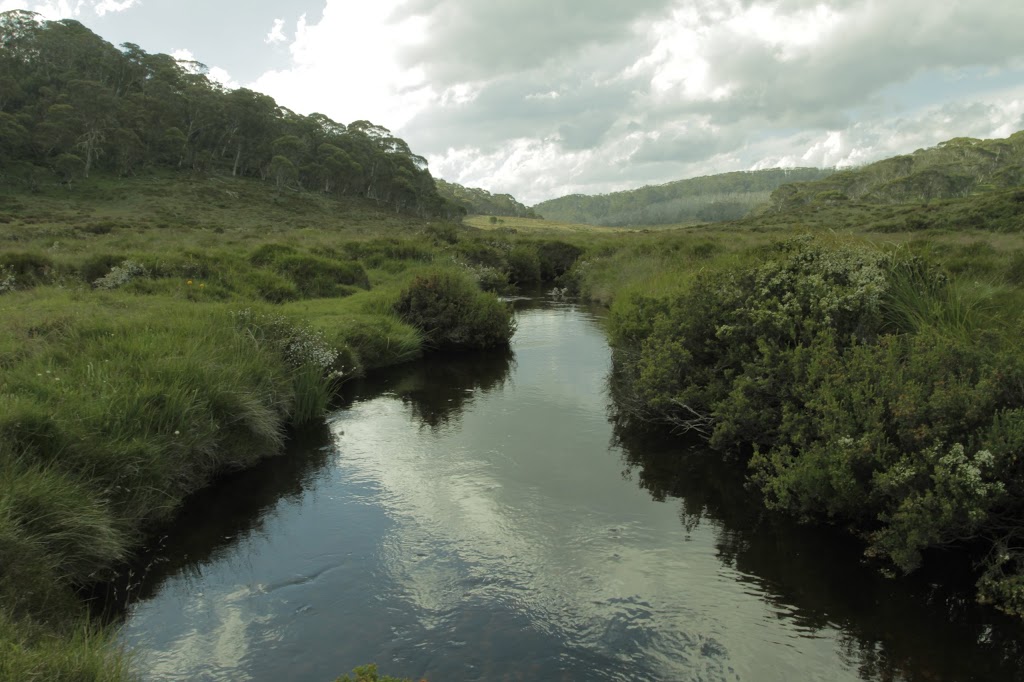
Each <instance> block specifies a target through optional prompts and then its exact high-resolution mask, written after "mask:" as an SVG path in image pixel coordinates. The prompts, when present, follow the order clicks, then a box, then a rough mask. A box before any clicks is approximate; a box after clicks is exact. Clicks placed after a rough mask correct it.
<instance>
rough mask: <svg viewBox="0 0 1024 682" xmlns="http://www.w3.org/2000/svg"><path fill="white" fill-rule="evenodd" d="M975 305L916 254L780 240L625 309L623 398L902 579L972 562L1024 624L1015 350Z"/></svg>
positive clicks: (1021, 369)
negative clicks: (700, 438) (939, 552)
mask: <svg viewBox="0 0 1024 682" xmlns="http://www.w3.org/2000/svg"><path fill="white" fill-rule="evenodd" d="M982 303H983V301H981V299H979V298H971V297H970V295H969V292H968V291H966V290H965V289H964V288H963V287H962V286H961V284H960V283H958V282H956V281H955V280H951V279H950V278H949V277H948V276H946V275H945V274H944V273H943V272H941V271H940V270H938V269H937V268H935V267H934V266H932V265H930V264H928V263H927V262H925V261H923V260H921V259H918V258H907V257H905V256H903V255H902V254H896V255H894V256H886V255H884V254H881V253H879V252H875V251H869V250H865V249H856V248H826V247H824V246H822V245H820V244H818V243H815V242H813V241H810V240H804V239H801V240H794V241H789V242H783V243H780V244H776V245H774V246H772V247H770V248H768V249H765V250H763V251H762V252H761V253H760V254H759V255H758V256H757V258H756V259H754V260H753V261H748V262H745V263H740V264H736V265H732V266H730V267H725V268H720V269H717V270H710V271H707V272H703V273H701V274H700V275H699V276H697V277H696V278H695V279H694V280H693V282H692V284H691V286H690V287H689V288H688V289H685V290H683V291H682V292H680V293H678V294H675V295H671V296H666V297H649V296H644V295H634V296H633V297H631V298H629V299H627V300H625V301H620V302H619V303H618V304H617V306H616V308H615V309H614V311H613V315H612V328H611V331H612V340H613V344H614V346H615V364H616V376H615V378H616V379H617V383H616V384H615V387H616V389H617V399H618V400H619V404H620V409H623V410H627V411H631V412H632V413H634V414H636V415H637V416H640V417H642V418H644V419H656V420H661V421H665V422H668V423H670V424H673V425H675V426H676V427H678V428H681V429H688V430H696V431H697V432H699V433H702V434H703V435H704V436H706V437H707V438H708V440H709V442H710V444H711V445H712V446H713V447H716V448H718V449H719V450H721V451H722V452H723V453H726V455H727V456H730V457H736V456H738V455H740V454H746V453H749V455H750V456H749V457H747V458H743V459H744V461H745V462H746V464H747V466H748V469H749V475H750V481H751V482H752V483H753V484H754V485H755V486H756V487H757V488H758V489H760V490H761V492H762V493H763V495H764V499H765V502H766V504H767V505H768V506H769V507H772V508H775V509H779V510H783V511H786V512H788V513H791V514H793V515H795V516H797V517H799V518H802V519H827V520H830V521H833V522H836V523H841V524H842V525H844V526H846V527H848V528H850V529H851V530H853V531H854V532H855V533H857V534H858V535H859V536H861V537H862V538H863V539H864V540H865V541H866V543H867V550H866V551H867V554H868V555H870V556H872V557H877V558H879V559H880V560H883V561H885V562H887V563H888V564H890V565H892V566H894V567H896V568H898V569H900V570H903V571H911V570H913V569H915V568H916V567H917V566H918V565H919V564H920V563H921V561H922V557H923V555H924V552H926V550H929V549H933V548H937V547H946V546H960V547H964V548H970V549H971V551H975V552H977V551H980V552H981V553H982V555H981V558H982V559H983V563H984V566H985V573H984V575H983V576H982V578H981V580H980V581H979V595H980V597H981V598H982V599H984V600H988V601H991V602H993V603H995V604H996V605H997V606H1000V607H1001V608H1004V609H1006V610H1008V611H1011V612H1014V613H1019V614H1021V615H1024V550H1022V549H1020V548H1021V547H1022V546H1024V463H1022V462H1021V459H1020V453H1021V452H1024V344H1022V343H1021V342H1020V341H1019V340H1018V338H1019V335H1017V334H1014V333H1001V332H1000V329H999V328H998V326H997V325H996V324H995V322H994V321H993V319H992V318H991V317H989V316H988V315H986V314H984V306H983V305H982Z"/></svg>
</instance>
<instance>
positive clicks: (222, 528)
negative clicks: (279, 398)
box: [93, 424, 330, 617]
mask: <svg viewBox="0 0 1024 682" xmlns="http://www.w3.org/2000/svg"><path fill="white" fill-rule="evenodd" d="M329 442H330V430H329V429H328V428H327V425H326V424H317V425H312V426H309V427H306V428H303V429H301V430H297V431H295V432H293V433H292V435H291V438H290V440H289V443H288V445H287V447H286V449H285V451H284V452H283V453H282V454H281V455H280V456H277V457H272V458H269V459H267V460H265V461H264V462H262V463H260V465H258V466H256V467H254V468H252V469H248V470H245V471H240V472H237V473H235V474H232V475H228V476H225V477H224V478H223V479H221V480H220V481H218V482H217V483H215V484H214V485H212V486H210V487H208V488H205V489H203V490H201V491H199V492H198V493H196V494H195V495H193V496H192V497H190V498H189V499H188V500H186V503H185V505H184V506H183V508H182V509H181V511H180V513H179V514H178V517H177V518H176V519H175V521H174V523H173V524H171V525H169V526H167V527H165V528H163V529H157V530H156V531H155V532H154V533H153V537H154V539H153V540H152V541H151V543H150V544H149V546H147V547H146V548H144V549H143V551H142V552H140V554H139V557H138V558H137V559H136V560H134V561H132V562H131V563H130V564H126V565H124V566H122V567H121V568H120V569H118V571H117V577H116V578H115V579H114V580H112V581H111V582H110V583H108V584H105V585H101V586H98V587H97V588H96V594H95V599H94V600H93V603H94V604H95V606H96V608H97V610H98V611H99V612H101V613H106V614H108V615H110V616H113V617H119V616H123V615H124V613H125V610H126V609H127V608H129V607H130V606H131V604H132V603H133V602H135V601H140V600H146V599H149V598H151V597H153V596H154V595H155V594H156V593H157V592H158V591H159V590H160V588H161V586H162V585H163V584H164V582H165V581H167V580H168V579H171V578H184V579H191V580H194V581H196V582H198V581H201V579H202V577H203V568H204V566H207V565H209V564H214V563H217V562H223V561H227V560H230V558H231V556H232V555H234V554H236V553H237V550H238V547H239V545H240V544H241V543H243V542H245V541H246V540H247V539H250V538H252V537H254V536H259V535H261V534H263V533H264V532H265V524H266V521H267V519H268V517H269V516H271V515H272V514H273V512H274V510H276V509H277V508H278V507H279V506H280V505H281V504H282V503H286V502H289V501H291V502H294V501H295V500H298V499H300V498H301V497H302V496H303V494H304V493H305V492H306V491H308V490H309V489H310V488H312V487H313V486H315V484H316V481H317V479H318V478H319V477H320V476H322V475H323V473H324V468H325V467H326V465H327V464H328V462H329V455H330V451H329V448H328V447H327V445H328V443H329Z"/></svg>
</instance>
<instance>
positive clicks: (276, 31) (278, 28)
mask: <svg viewBox="0 0 1024 682" xmlns="http://www.w3.org/2000/svg"><path fill="white" fill-rule="evenodd" d="M287 40H288V39H287V38H286V37H285V35H284V19H274V25H273V26H271V27H270V32H269V33H267V37H266V38H264V39H263V42H265V43H266V44H267V45H276V44H278V43H283V42H286V41H287Z"/></svg>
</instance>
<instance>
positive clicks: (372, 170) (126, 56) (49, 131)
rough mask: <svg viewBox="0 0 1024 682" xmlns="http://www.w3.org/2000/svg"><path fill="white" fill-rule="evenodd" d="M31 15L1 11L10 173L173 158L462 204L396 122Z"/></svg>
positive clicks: (2, 138)
mask: <svg viewBox="0 0 1024 682" xmlns="http://www.w3.org/2000/svg"><path fill="white" fill-rule="evenodd" d="M25 16H26V15H23V13H21V12H19V11H12V12H5V13H0V35H5V34H7V32H8V31H10V32H12V34H17V35H18V38H17V39H16V40H6V39H0V63H2V64H3V65H4V68H3V73H4V83H3V90H4V93H5V95H4V96H3V98H2V99H3V108H4V111H3V112H0V152H2V153H0V169H3V171H4V172H3V173H2V174H0V177H3V178H5V179H7V178H10V181H12V182H13V183H17V184H20V185H23V186H25V187H28V188H29V189H32V190H33V191H36V190H39V189H41V188H43V187H44V186H45V185H46V184H53V182H54V180H56V179H59V181H60V182H61V183H63V184H65V185H67V186H69V187H70V186H71V185H72V183H74V185H75V186H76V187H77V185H78V184H79V182H78V181H79V180H80V179H88V178H90V177H92V176H94V175H95V173H96V171H101V172H105V173H109V174H112V175H116V176H121V177H124V176H132V175H136V174H138V173H140V172H143V171H145V170H147V169H152V168H154V167H165V168H172V169H175V170H177V171H191V172H219V173H222V174H229V175H230V176H231V177H239V176H244V177H250V178H259V179H260V180H261V181H270V182H272V183H273V184H274V186H276V187H277V189H278V190H284V189H285V188H287V189H290V190H307V191H316V192H320V193H323V194H327V195H332V196H336V197H344V196H362V197H365V198H368V199H371V200H373V201H375V202H379V203H381V204H383V205H385V206H387V207H389V208H391V209H393V210H397V211H404V212H408V213H413V214H417V215H422V216H444V217H448V216H454V215H457V214H459V212H460V209H459V207H457V206H455V205H454V204H452V203H450V202H448V201H447V200H445V199H443V198H442V197H441V196H440V195H439V194H438V191H437V188H436V187H435V185H434V179H433V177H431V175H430V172H429V171H428V170H427V169H426V160H425V159H424V158H423V157H421V156H417V155H416V154H414V153H413V152H412V151H411V150H410V149H409V146H408V145H407V144H406V143H405V141H403V140H401V139H399V138H397V137H395V136H394V135H393V134H392V133H391V131H389V130H387V129H386V128H383V127H381V126H377V125H374V124H372V123H370V122H369V121H354V122H353V123H351V124H349V125H347V126H346V125H344V124H341V123H338V122H335V121H332V120H331V119H329V118H327V117H326V116H324V115H322V114H312V115H310V116H299V115H297V114H295V113H293V112H291V111H288V110H287V109H285V108H283V107H279V106H278V105H277V103H276V102H275V101H274V100H273V99H272V98H270V97H268V96H266V95H262V94H260V93H257V92H253V91H251V90H247V89H245V88H238V89H236V90H225V89H223V88H222V87H221V86H220V85H219V84H217V83H215V82H213V81H211V80H210V79H209V78H208V77H207V76H206V75H205V74H204V73H202V72H197V71H195V70H193V69H191V68H190V65H189V64H185V63H179V62H178V61H177V60H175V59H173V58H172V57H169V56H167V55H160V54H156V55H151V54H147V53H146V52H144V51H143V50H141V49H140V48H139V47H138V46H137V45H133V44H131V43H126V44H124V45H123V46H122V48H123V49H122V50H118V49H116V48H115V47H114V46H112V45H111V44H109V43H107V42H106V41H104V40H102V39H101V38H100V37H99V36H97V35H96V34H94V33H92V32H91V31H89V30H88V29H87V28H85V27H84V26H83V25H82V24H80V23H78V22H77V21H71V20H63V21H42V22H37V21H35V20H34V19H27V20H26V18H25ZM12 92H13V93H16V94H15V95H14V96H11V95H9V94H7V93H12ZM47 168H48V169H50V172H49V173H46V171H45V169H47ZM46 175H49V179H48V182H47V178H46V177H45V176H46Z"/></svg>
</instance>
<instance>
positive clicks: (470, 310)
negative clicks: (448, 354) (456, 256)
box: [394, 270, 515, 348]
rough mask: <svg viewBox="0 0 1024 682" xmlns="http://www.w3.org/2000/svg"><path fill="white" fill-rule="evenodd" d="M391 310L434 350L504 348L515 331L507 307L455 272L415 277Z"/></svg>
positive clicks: (442, 271)
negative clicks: (420, 334) (416, 331)
mask: <svg viewBox="0 0 1024 682" xmlns="http://www.w3.org/2000/svg"><path fill="white" fill-rule="evenodd" d="M394 309H395V312H396V313H397V314H398V315H399V317H401V319H402V320H403V321H404V322H406V323H408V324H411V325H412V326H413V327H415V328H416V329H419V330H420V331H421V332H422V333H423V336H424V339H425V341H426V343H427V344H429V345H430V346H433V347H434V348H449V347H464V348H490V347H494V346H507V345H508V343H509V341H510V340H511V338H512V334H513V332H514V331H515V323H514V320H513V318H512V313H511V311H510V310H509V308H508V306H506V305H505V304H504V303H502V302H501V301H499V300H498V299H497V298H496V297H495V296H493V295H490V294H486V293H484V292H482V291H480V289H478V288H477V287H476V286H475V285H474V284H473V281H472V280H471V279H469V277H468V276H466V275H465V274H463V273H461V272H458V271H454V270H431V271H427V272H425V273H423V274H420V275H417V276H416V277H415V278H414V279H413V280H412V282H411V283H410V284H409V285H408V286H407V287H406V288H405V289H404V290H403V291H402V293H401V294H400V295H399V297H398V301H397V303H395V308H394Z"/></svg>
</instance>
